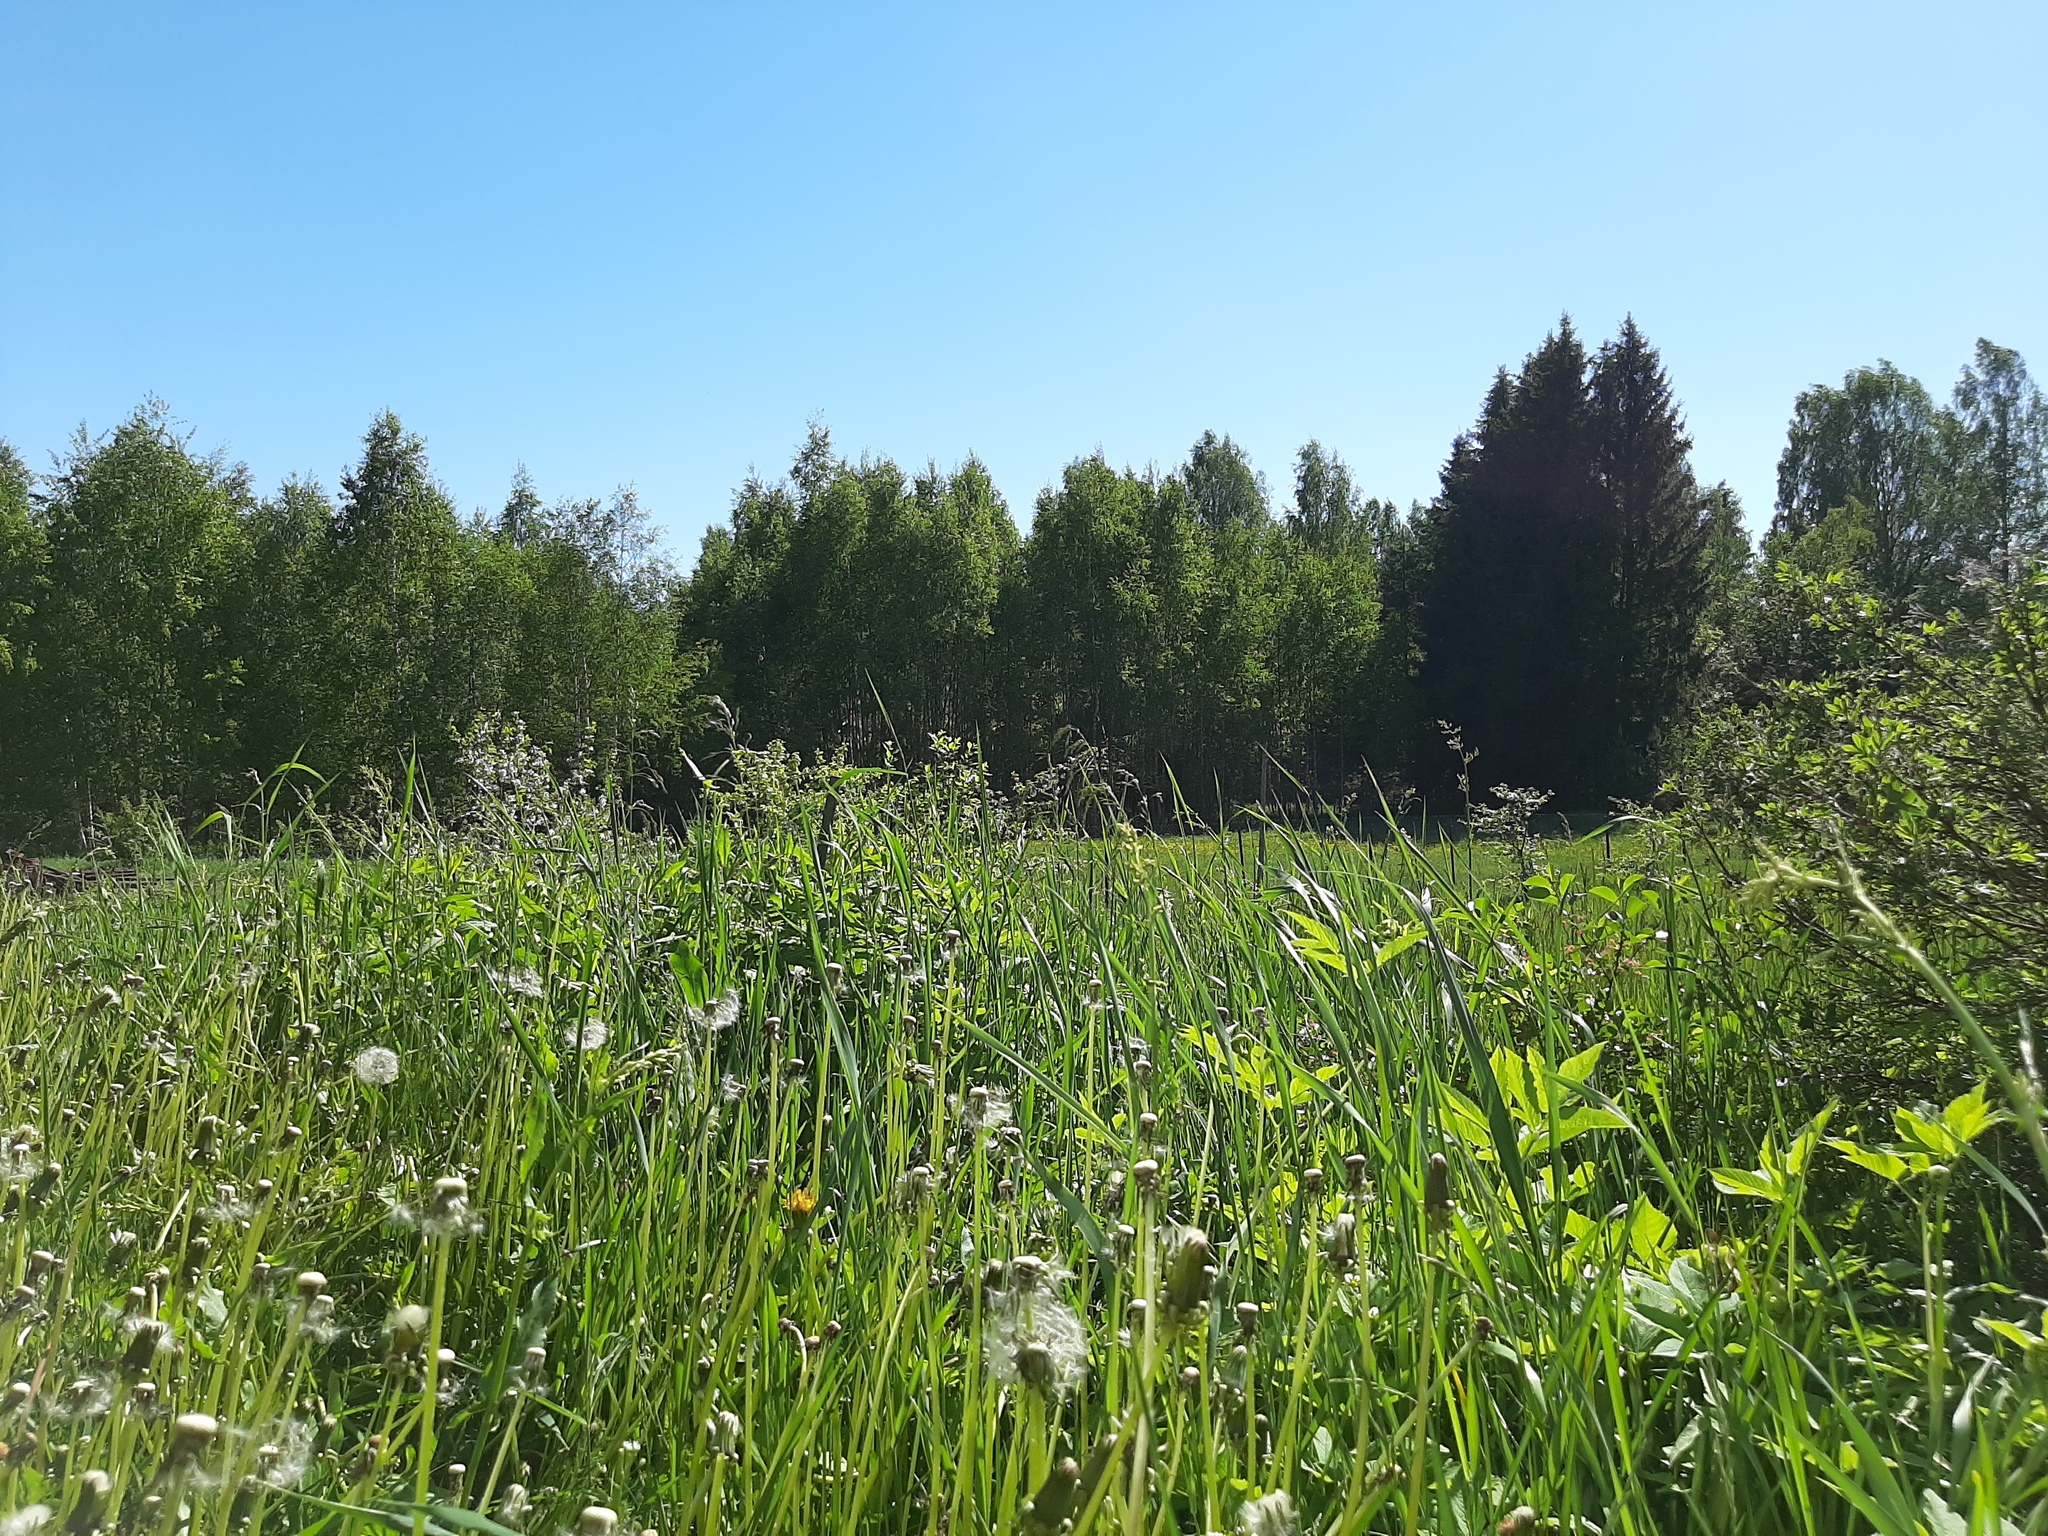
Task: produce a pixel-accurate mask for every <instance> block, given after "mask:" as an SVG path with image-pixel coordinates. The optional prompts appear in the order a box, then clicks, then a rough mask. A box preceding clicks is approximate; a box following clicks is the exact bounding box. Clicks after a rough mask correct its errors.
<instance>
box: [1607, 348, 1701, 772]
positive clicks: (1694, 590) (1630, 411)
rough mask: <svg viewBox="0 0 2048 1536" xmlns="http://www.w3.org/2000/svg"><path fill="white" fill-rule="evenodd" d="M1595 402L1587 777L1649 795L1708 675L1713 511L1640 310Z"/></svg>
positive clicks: (1610, 356)
mask: <svg viewBox="0 0 2048 1536" xmlns="http://www.w3.org/2000/svg"><path fill="white" fill-rule="evenodd" d="M1587 403H1588V412H1587V423H1586V424H1587V431H1588V440H1589V449H1590V458H1591V469H1592V478H1593V491H1594V495H1593V500H1592V503H1591V512H1592V516H1593V518H1594V525H1593V528H1592V530H1591V532H1592V536H1593V537H1592V540H1591V545H1590V547H1591V550H1592V553H1593V554H1594V556H1595V564H1594V566H1593V568H1592V570H1591V572H1590V574H1591V575H1592V577H1593V581H1594V585H1593V587H1592V589H1591V590H1589V591H1588V592H1587V593H1586V595H1585V606H1584V610H1583V611H1584V614H1585V617H1586V618H1587V619H1588V620H1589V621H1590V622H1589V624H1588V627H1587V630H1586V633H1585V640H1586V642H1587V644H1586V656H1585V691H1584V695H1583V706H1582V707H1583V711H1584V712H1583V715H1582V717H1581V721H1580V729H1579V732H1578V735H1579V744H1580V759H1579V763H1578V765H1577V769H1578V772H1577V776H1578V778H1579V779H1580V781H1581V782H1582V783H1583V784H1584V785H1586V786H1587V789H1588V790H1589V791H1598V792H1600V793H1602V794H1604V795H1628V796H1631V797H1634V798H1642V797H1646V796H1647V795H1648V794H1650V793H1651V792H1652V791H1654V790H1655V788H1656V785H1657V780H1658V776H1659V773H1660V770H1661V767H1662V765H1663V761H1664V757H1665V752H1666V749H1667V748H1668V747H1669V745H1670V741H1671V735H1672V732H1673V730H1674V729H1675V728H1676V726H1677V725H1678V722H1679V719H1680V715H1681V712H1682V710H1683V709H1684V707H1685V705H1686V703H1687V701H1688V698H1689V696H1690V692H1691V689H1692V685H1693V683H1694V681H1695V680H1696V678H1697V677H1698V674H1699V664H1700V656H1699V647H1698V634H1699V623H1700V615H1701V613H1702V612H1703V611H1704V609H1705V606H1706V602H1707V597H1708V569H1707V559H1706V554H1707V541H1708V535H1709V532H1710V522H1711V519H1710V516H1709V512H1710V509H1709V507H1708V505H1707V498H1706V497H1705V496H1704V495H1703V494H1702V493H1701V491H1700V488H1699V486H1698V484H1697V483H1696V482H1695V481H1694V479H1693V475H1692V469H1691V466H1690V464H1689V463H1688V461H1687V458H1686V454H1687V452H1688V450H1689V449H1690V448H1691V446H1692V442H1691V439H1690V438H1688V437H1687V436H1686V435H1685V428H1684V424H1683V423H1682V421H1681V420H1680V418H1679V414H1678V406H1677V403H1676V402H1675V401H1674V400H1673V399H1672V396H1671V381H1670V380H1669V379H1668V378H1667V377H1666V376H1665V373H1664V367H1663V364H1662V362H1661V361H1660V360H1659V359H1658V356H1657V352H1656V349H1655V348H1653V347H1652V346H1650V344H1649V343H1648V342H1647V341H1645V340H1644V339H1643V334H1642V332H1641V331H1640V330H1638V329H1637V328H1636V323H1635V319H1634V317H1632V316H1631V317H1630V318H1629V319H1627V320H1625V321H1623V322H1622V327H1621V333H1620V335H1618V336H1617V337H1616V338H1615V339H1614V340H1613V341H1611V342H1608V343H1607V344H1606V345H1605V346H1603V347H1602V348H1601V349H1600V353H1599V356H1598V357H1597V358H1596V359H1595V361H1594V364H1593V371H1592V377H1591V378H1590V379H1589V380H1588V383H1587Z"/></svg>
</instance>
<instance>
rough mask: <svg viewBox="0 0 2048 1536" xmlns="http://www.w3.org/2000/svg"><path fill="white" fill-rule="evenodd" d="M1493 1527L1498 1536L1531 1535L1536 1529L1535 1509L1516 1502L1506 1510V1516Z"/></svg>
mask: <svg viewBox="0 0 2048 1536" xmlns="http://www.w3.org/2000/svg"><path fill="white" fill-rule="evenodd" d="M1494 1529H1495V1530H1497V1531H1498V1532H1499V1533H1500V1536H1533V1533H1534V1531H1535V1529H1536V1511H1535V1510H1533V1509H1531V1508H1530V1507H1529V1506H1528V1505H1526V1504H1518V1505H1516V1506H1515V1507H1514V1508H1513V1509H1511V1510H1509V1511H1508V1515H1507V1518H1506V1519H1505V1520H1503V1521H1501V1523H1500V1524H1499V1525H1497V1526H1495V1527H1494Z"/></svg>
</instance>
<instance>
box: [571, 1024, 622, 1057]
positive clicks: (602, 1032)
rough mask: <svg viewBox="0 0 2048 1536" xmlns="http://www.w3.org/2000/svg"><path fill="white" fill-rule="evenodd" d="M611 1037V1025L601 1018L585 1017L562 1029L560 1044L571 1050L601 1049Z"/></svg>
mask: <svg viewBox="0 0 2048 1536" xmlns="http://www.w3.org/2000/svg"><path fill="white" fill-rule="evenodd" d="M611 1037H612V1027H611V1025H609V1024H607V1023H605V1022H604V1020H602V1019H586V1020H584V1021H583V1023H582V1024H580V1025H578V1024H571V1025H570V1026H569V1027H568V1028H567V1029H565V1030H563V1031H562V1044H564V1045H566V1046H567V1047H568V1048H569V1049H570V1050H572V1051H601V1050H603V1049H604V1043H605V1041H607V1040H609V1039H611Z"/></svg>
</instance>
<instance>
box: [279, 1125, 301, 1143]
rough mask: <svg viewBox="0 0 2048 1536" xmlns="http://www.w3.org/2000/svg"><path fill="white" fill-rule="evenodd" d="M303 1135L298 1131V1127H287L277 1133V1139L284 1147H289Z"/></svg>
mask: <svg viewBox="0 0 2048 1536" xmlns="http://www.w3.org/2000/svg"><path fill="white" fill-rule="evenodd" d="M305 1134H306V1133H305V1132H304V1131H302V1130H300V1129H299V1127H297V1126H296V1125H287V1126H286V1127H285V1128H284V1129H283V1130H282V1131H280V1132H278V1136H277V1139H278V1140H279V1141H280V1142H282V1143H283V1144H284V1145H286V1146H290V1145H291V1144H292V1143H293V1142H295V1141H297V1140H298V1139H299V1138H300V1137H301V1136H303V1135H305Z"/></svg>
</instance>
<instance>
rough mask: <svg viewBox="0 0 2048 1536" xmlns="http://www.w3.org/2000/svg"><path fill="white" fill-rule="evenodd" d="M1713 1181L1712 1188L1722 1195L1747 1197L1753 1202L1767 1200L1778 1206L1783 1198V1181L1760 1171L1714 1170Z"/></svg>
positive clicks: (1739, 1169)
mask: <svg viewBox="0 0 2048 1536" xmlns="http://www.w3.org/2000/svg"><path fill="white" fill-rule="evenodd" d="M1713 1179H1714V1188H1716V1189H1718V1190H1720V1191H1721V1193H1722V1194H1724V1195H1747V1196H1748V1197H1749V1198H1751V1199H1753V1200H1768V1201H1770V1202H1771V1203H1772V1204H1773V1205H1776V1204H1779V1203H1780V1202H1782V1201H1783V1200H1784V1198H1785V1183H1784V1180H1783V1179H1782V1178H1778V1177H1776V1176H1775V1175H1772V1174H1768V1173H1764V1172H1761V1171H1755V1172H1752V1171H1750V1170H1748V1169H1743V1168H1716V1169H1715V1170H1714V1173H1713Z"/></svg>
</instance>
